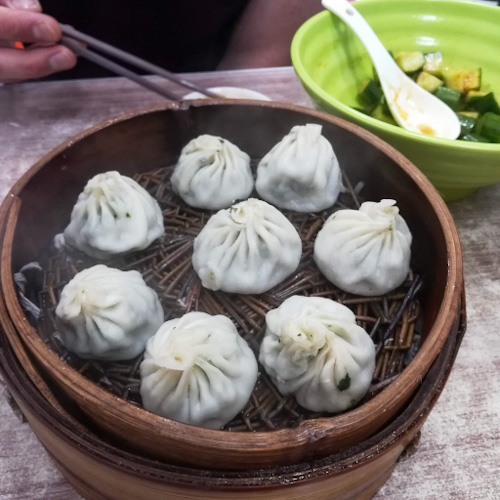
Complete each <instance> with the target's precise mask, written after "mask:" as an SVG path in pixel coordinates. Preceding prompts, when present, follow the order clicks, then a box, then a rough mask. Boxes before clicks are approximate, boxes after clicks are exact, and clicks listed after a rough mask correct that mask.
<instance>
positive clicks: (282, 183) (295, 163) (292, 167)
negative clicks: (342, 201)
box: [255, 124, 342, 212]
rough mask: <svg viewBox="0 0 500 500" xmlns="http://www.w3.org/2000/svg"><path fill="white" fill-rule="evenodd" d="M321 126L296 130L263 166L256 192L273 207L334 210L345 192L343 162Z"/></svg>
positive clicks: (310, 125) (308, 210)
mask: <svg viewBox="0 0 500 500" xmlns="http://www.w3.org/2000/svg"><path fill="white" fill-rule="evenodd" d="M321 130H322V127H321V125H315V124H307V125H299V126H296V127H293V128H292V130H291V131H290V133H289V134H288V135H286V136H285V137H284V138H283V139H282V140H281V141H280V142H279V143H278V144H276V145H275V146H274V147H273V148H272V149H271V151H269V153H267V154H266V156H264V158H263V159H262V160H261V162H260V163H259V166H258V168H257V181H256V183H255V188H256V189H257V192H258V193H259V195H260V196H261V197H262V198H263V199H264V200H266V201H268V202H269V203H272V204H273V205H276V206H277V207H280V208H286V209H289V210H295V211H297V212H319V211H321V210H324V209H325V208H329V207H331V206H332V205H333V204H334V203H335V202H336V201H337V198H338V196H339V192H340V190H341V189H342V175H341V172H340V168H339V162H338V160H337V157H336V156H335V153H334V151H333V148H332V145H331V144H330V142H329V141H328V140H327V139H326V138H325V137H323V136H322V135H321Z"/></svg>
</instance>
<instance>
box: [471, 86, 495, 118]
mask: <svg viewBox="0 0 500 500" xmlns="http://www.w3.org/2000/svg"><path fill="white" fill-rule="evenodd" d="M469 94H470V92H469ZM469 94H467V97H468V96H469ZM467 97H466V100H467ZM467 109H473V110H475V111H479V113H481V114H482V113H486V112H488V111H489V112H491V113H495V114H497V115H499V114H500V107H499V106H498V103H497V101H496V99H495V96H494V95H493V92H489V93H487V94H486V95H483V96H477V99H476V96H471V97H470V98H469V102H468V105H467Z"/></svg>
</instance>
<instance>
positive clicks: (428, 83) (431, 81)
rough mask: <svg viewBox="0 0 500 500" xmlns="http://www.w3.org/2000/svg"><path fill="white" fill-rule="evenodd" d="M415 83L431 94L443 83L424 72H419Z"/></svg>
mask: <svg viewBox="0 0 500 500" xmlns="http://www.w3.org/2000/svg"><path fill="white" fill-rule="evenodd" d="M417 83H418V84H419V85H420V86H421V87H422V88H423V89H425V90H427V92H430V93H431V94H433V93H434V92H436V90H437V89H438V88H439V87H441V85H443V83H444V82H443V80H440V79H439V78H437V77H435V76H433V75H431V74H430V73H427V72H426V71H421V72H420V73H419V74H418V76H417Z"/></svg>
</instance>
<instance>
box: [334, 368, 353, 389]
mask: <svg viewBox="0 0 500 500" xmlns="http://www.w3.org/2000/svg"><path fill="white" fill-rule="evenodd" d="M349 387H351V377H349V374H348V373H346V374H345V377H344V378H343V379H342V380H341V381H340V382H339V383H338V384H337V389H338V390H339V391H340V392H342V391H345V390H347V389H349Z"/></svg>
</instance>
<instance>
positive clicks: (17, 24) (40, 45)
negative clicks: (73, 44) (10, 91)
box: [0, 0, 76, 83]
mask: <svg viewBox="0 0 500 500" xmlns="http://www.w3.org/2000/svg"><path fill="white" fill-rule="evenodd" d="M41 10H42V9H41V6H40V4H39V3H38V1H37V0H0V82H4V83H5V82H13V81H18V80H26V79H29V78H40V77H43V76H46V75H49V74H51V73H54V72H56V71H62V70H65V69H70V68H72V67H73V66H74V65H75V64H76V56H75V55H74V54H73V53H72V52H71V51H70V50H69V49H67V48H66V47H62V46H61V45H57V44H56V43H57V41H58V40H59V39H60V37H61V30H60V28H59V24H58V23H57V21H56V20H55V19H53V18H52V17H49V16H46V15H44V14H41ZM16 41H20V42H26V43H30V44H33V45H31V46H30V47H29V49H27V50H19V49H16V48H14V42H16Z"/></svg>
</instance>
